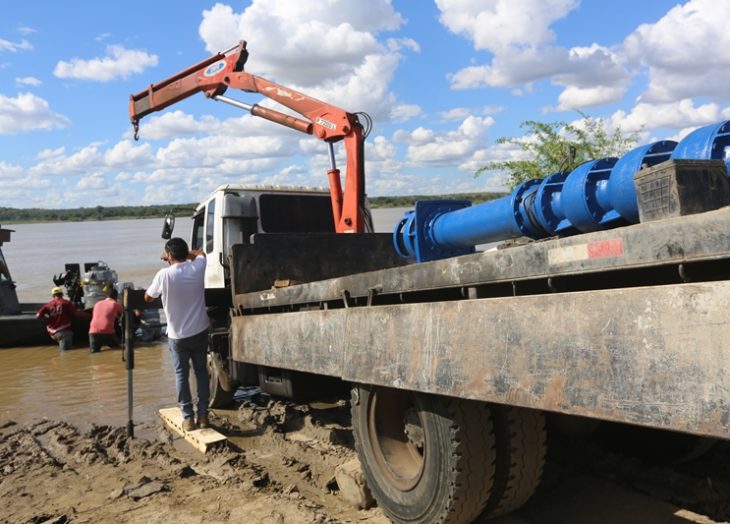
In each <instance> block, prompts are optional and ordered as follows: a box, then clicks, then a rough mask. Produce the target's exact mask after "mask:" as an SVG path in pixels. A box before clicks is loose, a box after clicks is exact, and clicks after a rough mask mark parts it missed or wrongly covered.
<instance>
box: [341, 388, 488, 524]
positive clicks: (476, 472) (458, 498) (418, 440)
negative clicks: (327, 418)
mask: <svg viewBox="0 0 730 524" xmlns="http://www.w3.org/2000/svg"><path fill="white" fill-rule="evenodd" d="M352 425H353V433H354V436H355V448H356V450H357V453H358V456H359V458H360V462H361V463H362V466H363V470H364V472H365V477H366V479H367V483H368V487H369V488H370V491H371V492H372V495H373V497H374V498H375V500H376V501H377V502H378V505H379V506H380V507H381V508H382V509H383V511H384V512H385V513H386V514H387V516H388V517H389V518H390V519H391V520H393V521H394V522H400V523H409V524H412V523H436V522H438V523H452V524H462V523H469V522H472V520H473V519H474V518H475V517H477V516H478V515H479V514H480V512H481V511H482V509H483V508H484V505H485V504H486V502H487V500H488V498H489V494H490V491H491V489H492V485H493V482H494V476H495V469H494V459H495V441H494V433H493V431H492V421H491V416H490V411H489V408H488V407H487V405H486V404H482V403H478V402H474V401H469V400H461V399H449V398H445V397H438V396H433V395H426V394H421V393H414V392H411V391H403V390H397V389H390V388H383V387H375V386H354V387H353V390H352Z"/></svg>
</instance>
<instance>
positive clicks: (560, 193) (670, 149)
mask: <svg viewBox="0 0 730 524" xmlns="http://www.w3.org/2000/svg"><path fill="white" fill-rule="evenodd" d="M669 158H694V159H717V158H721V159H723V160H725V162H726V164H728V165H730V120H728V121H726V122H721V123H719V124H713V125H710V126H706V127H703V128H700V129H697V130H695V131H693V132H692V133H690V134H689V135H687V137H685V138H684V140H682V141H681V142H680V143H679V144H677V143H676V142H674V141H672V140H661V141H658V142H653V143H651V144H646V145H642V146H639V147H636V148H634V149H632V150H631V151H629V152H628V153H626V154H625V155H623V156H622V157H621V158H619V159H617V158H612V157H609V158H601V159H598V160H592V161H589V162H586V163H584V164H581V165H580V166H578V167H577V168H575V169H574V170H573V171H571V172H570V173H565V172H561V173H554V174H552V175H550V176H548V177H546V178H544V179H542V180H528V181H527V182H524V183H522V184H520V185H519V186H518V187H517V188H515V190H514V191H513V192H512V193H511V194H510V195H508V196H506V197H503V198H500V199H497V200H492V201H490V202H485V203H483V204H479V205H476V206H473V207H471V206H470V204H469V202H467V201H449V200H437V201H419V202H416V208H415V210H414V211H408V212H406V215H405V216H404V218H403V219H402V220H401V221H400V222H399V224H398V225H397V226H396V228H395V230H394V231H393V241H394V244H395V247H396V251H397V252H398V253H399V254H400V255H401V256H402V257H404V258H409V259H415V260H416V261H418V262H425V261H427V260H435V259H439V258H446V257H449V256H456V255H460V254H466V253H472V252H474V246H475V245H477V244H484V243H488V242H495V241H499V240H505V239H508V238H515V237H520V236H526V237H529V238H533V239H538V238H544V237H547V236H552V235H566V234H571V233H576V232H579V231H583V232H589V231H596V230H599V229H606V228H609V227H616V226H620V225H626V224H631V223H636V222H638V221H639V210H638V204H637V201H636V190H635V188H634V175H635V174H636V173H637V172H638V171H639V170H641V169H643V168H646V167H651V166H653V165H656V164H658V163H660V162H664V161H666V160H668V159H669ZM729 171H730V169H729ZM450 203H451V204H450Z"/></svg>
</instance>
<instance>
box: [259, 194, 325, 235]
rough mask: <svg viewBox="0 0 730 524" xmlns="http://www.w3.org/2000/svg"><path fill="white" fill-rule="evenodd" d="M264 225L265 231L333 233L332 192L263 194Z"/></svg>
mask: <svg viewBox="0 0 730 524" xmlns="http://www.w3.org/2000/svg"><path fill="white" fill-rule="evenodd" d="M259 202H260V206H259V208H260V213H261V228H262V229H263V231H264V232H265V233H301V232H318V233H334V231H335V226H334V220H333V218H332V203H331V201H330V197H329V195H317V194H310V195H276V194H273V195H272V194H269V195H261V197H260V198H259Z"/></svg>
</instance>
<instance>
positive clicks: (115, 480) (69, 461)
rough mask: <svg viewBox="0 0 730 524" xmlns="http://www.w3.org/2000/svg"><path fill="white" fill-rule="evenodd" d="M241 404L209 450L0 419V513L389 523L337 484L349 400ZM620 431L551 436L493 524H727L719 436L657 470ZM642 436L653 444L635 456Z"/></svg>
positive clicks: (174, 439) (35, 519)
mask: <svg viewBox="0 0 730 524" xmlns="http://www.w3.org/2000/svg"><path fill="white" fill-rule="evenodd" d="M238 400H239V404H238V406H237V408H236V409H232V410H225V411H224V410H218V411H217V412H216V413H214V414H212V416H211V419H212V420H211V421H212V423H213V425H214V427H216V429H218V430H219V431H221V432H222V433H224V434H226V435H228V436H229V443H228V445H226V446H223V447H220V448H218V449H216V450H214V451H211V452H209V453H208V454H207V455H202V454H201V453H199V452H198V451H196V450H194V449H193V448H192V447H190V446H189V445H188V444H187V443H186V442H185V441H184V440H182V439H181V438H179V437H178V436H177V435H176V434H174V433H172V432H170V431H168V430H167V429H166V427H165V426H164V425H163V424H162V422H157V423H147V424H143V425H140V426H137V427H136V428H135V433H136V435H137V438H135V439H129V438H127V434H126V428H119V427H116V428H115V427H109V426H91V427H90V428H86V429H80V428H78V427H75V426H72V425H69V424H67V423H64V422H61V421H52V420H42V421H37V422H34V423H31V424H28V425H20V424H16V423H14V422H13V421H9V420H6V421H2V422H0V500H1V501H2V505H1V506H0V512H1V513H0V514H1V515H2V517H1V518H0V521H2V522H8V523H41V522H48V523H66V522H74V523H82V522H89V523H92V522H93V523H98V522H125V523H145V524H152V523H157V522H160V523H161V522H165V523H167V522H175V523H198V522H201V523H202V522H205V523H216V522H226V523H227V522H246V523H256V522H260V523H272V524H273V523H277V524H281V523H305V522H315V523H317V522H319V523H334V522H351V523H359V522H364V523H386V522H388V520H387V519H386V518H385V516H384V514H383V512H382V511H381V510H380V509H378V508H377V507H373V508H369V509H364V510H358V509H356V508H353V507H352V506H350V505H349V504H348V503H347V502H346V501H345V500H344V498H343V496H342V494H341V493H340V490H339V487H338V485H337V482H336V481H335V478H334V477H335V476H334V471H335V467H336V466H337V465H338V464H341V463H344V462H347V461H348V460H350V459H352V458H353V457H354V456H355V455H354V451H353V445H352V440H351V436H350V433H349V406H348V404H347V401H346V400H345V399H333V400H332V401H331V402H328V403H320V404H295V403H292V402H285V401H275V400H271V399H270V398H269V397H268V396H266V395H263V394H254V395H252V396H247V398H246V399H245V400H243V401H241V399H240V398H239V399H238ZM620 433H621V432H620V431H619V432H616V431H615V430H612V431H608V432H603V433H601V432H600V431H599V432H598V433H597V434H594V435H593V436H591V437H588V438H587V437H581V438H577V437H565V436H560V437H559V436H557V435H551V437H550V438H551V442H550V444H551V445H552V447H551V451H550V453H549V459H548V464H547V466H546V469H545V474H544V478H543V484H542V486H541V487H540V489H539V491H538V492H537V494H536V495H535V496H534V497H533V499H532V500H531V501H530V502H529V503H528V505H527V506H526V507H525V508H523V509H522V510H520V511H519V512H517V513H515V514H513V515H510V516H507V517H503V518H501V519H496V520H492V521H490V522H493V523H495V524H508V523H509V524H529V523H543V524H544V523H566V522H576V523H596V524H605V523H611V522H620V523H629V524H630V523H634V522H635V523H641V524H653V523H669V524H675V523H676V524H683V523H687V522H697V523H711V522H724V521H727V520H728V519H730V469H729V468H728V467H729V466H730V445H729V444H728V443H726V442H721V443H718V444H716V445H715V446H714V447H713V448H712V449H711V450H710V451H709V452H707V453H706V454H704V455H703V456H702V457H700V458H698V459H694V460H690V461H689V462H684V463H682V464H679V465H678V464H674V465H667V464H666V463H664V464H662V463H660V462H659V459H660V457H658V455H660V454H658V453H656V451H657V450H658V449H659V447H660V446H663V445H664V444H663V443H662V438H663V437H662V435H656V434H655V435H651V436H649V437H648V439H647V437H646V436H644V437H637V436H636V434H629V435H628V436H627V435H626V434H624V435H621V434H620ZM596 435H597V436H596ZM642 438H644V439H645V440H648V443H649V445H648V446H644V448H645V449H644V450H643V451H642V452H640V453H637V450H636V449H635V448H636V447H637V446H636V444H637V443H638V442H639V441H640V440H641V439H642ZM622 441H624V442H623V443H622ZM625 441H628V442H629V444H628V447H627V444H626V442H625ZM647 450H649V455H647ZM685 451H686V450H685ZM685 451H682V452H681V453H684V452H685ZM652 453H653V454H654V456H650V455H651V454H652ZM664 455H665V456H664V457H663V458H662V459H661V460H664V461H665V462H666V459H667V457H666V453H664ZM675 458H676V457H675ZM685 458H686V457H685Z"/></svg>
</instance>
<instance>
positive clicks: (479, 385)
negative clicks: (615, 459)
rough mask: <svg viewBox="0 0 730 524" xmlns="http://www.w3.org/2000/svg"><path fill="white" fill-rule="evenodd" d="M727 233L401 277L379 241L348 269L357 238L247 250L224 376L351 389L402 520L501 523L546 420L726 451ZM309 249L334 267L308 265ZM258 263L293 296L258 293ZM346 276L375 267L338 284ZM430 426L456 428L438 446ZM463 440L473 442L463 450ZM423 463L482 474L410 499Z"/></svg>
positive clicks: (604, 235)
mask: <svg viewBox="0 0 730 524" xmlns="http://www.w3.org/2000/svg"><path fill="white" fill-rule="evenodd" d="M728 231H730V208H722V209H719V210H716V211H710V212H706V213H701V214H696V215H691V216H683V217H677V218H670V219H666V220H660V221H655V222H647V223H641V224H637V225H633V226H629V227H623V228H618V229H613V230H608V231H600V232H595V233H587V234H582V235H576V236H572V237H567V238H553V239H547V240H542V241H536V242H529V243H526V244H524V245H515V246H512V247H506V248H504V249H495V250H490V251H485V252H479V253H475V254H470V255H463V256H460V257H454V258H449V259H444V260H437V261H432V262H425V263H421V264H407V265H396V264H397V263H396V262H394V261H393V260H392V258H391V256H390V251H389V247H388V246H387V243H386V242H384V241H383V238H378V237H380V235H358V237H359V238H360V240H359V241H358V242H359V244H358V247H357V249H352V250H351V251H350V252H349V255H348V244H352V237H351V236H350V235H334V234H332V235H323V234H317V235H310V236H309V237H307V236H306V235H304V236H302V235H296V236H294V235H292V236H289V235H276V236H272V235H254V237H253V238H252V244H249V245H237V246H234V248H233V254H232V265H231V288H232V295H233V296H232V302H233V307H232V309H231V318H230V327H229V333H230V341H229V344H230V346H229V347H230V358H231V360H232V361H231V369H232V370H234V371H233V375H234V378H237V379H239V380H240V378H241V377H235V373H236V372H235V370H236V369H237V367H238V368H239V369H240V365H241V364H245V365H246V366H248V365H252V364H253V365H257V366H258V367H265V368H267V369H283V370H291V371H294V372H297V373H301V372H304V373H306V374H311V375H314V376H321V377H323V376H327V377H336V378H339V379H342V380H343V381H345V382H346V383H350V384H352V386H353V389H352V391H353V396H352V404H353V408H352V409H353V429H354V432H355V438H356V443H357V449H358V452H359V456H360V458H361V461H362V462H363V468H364V470H365V473H366V477H367V479H368V483H369V485H370V487H371V489H372V490H373V492H374V494H375V496H376V499H377V500H378V502H379V503H380V504H381V506H384V509H385V511H386V513H387V514H388V516H389V517H390V518H391V519H393V520H394V521H398V522H411V521H412V522H429V521H444V522H470V521H471V520H472V519H473V518H474V517H475V516H476V514H478V513H479V511H477V510H475V509H474V508H468V507H463V506H459V505H458V504H456V503H455V502H454V501H458V500H460V499H461V500H471V499H477V500H482V499H485V500H486V501H487V502H486V509H485V510H484V512H485V513H486V514H487V515H499V514H502V513H505V512H507V511H510V510H512V509H515V508H516V507H519V505H521V504H522V503H524V502H525V501H526V500H527V499H528V498H529V496H530V495H531V494H532V492H533V491H534V489H535V488H536V487H537V484H538V483H539V478H540V475H541V472H542V467H543V463H544V456H545V445H546V444H545V422H544V414H546V413H560V414H565V415H577V416H581V417H588V418H590V419H596V420H605V421H614V422H623V423H629V424H634V425H640V426H646V427H651V428H660V429H665V430H672V431H677V432H682V433H687V434H694V435H699V436H705V437H713V438H719V439H728V438H730V432H729V422H730V420H729V419H730V373H729V372H728V368H727V365H726V363H727V362H729V361H730V342H729V341H730V320H729V319H728V313H727V312H728V310H730V263H729V262H730V237H729V236H728V233H727V232H728ZM363 237H370V238H371V239H372V241H371V244H372V245H371V246H370V247H367V246H365V245H363V242H365V240H363ZM257 241H258V243H259V245H261V246H265V248H264V251H263V253H264V254H261V253H258V251H257V247H256V246H257ZM297 243H300V245H303V244H302V243H304V244H307V243H308V245H310V249H307V250H302V249H298V248H297ZM318 243H321V244H326V245H328V246H329V250H328V252H330V253H337V255H338V256H336V257H335V258H328V259H327V260H326V262H324V261H323V260H322V258H319V257H313V253H317V252H320V250H317V249H316V246H317V245H318ZM277 245H279V246H281V249H280V253H279V254H280V256H277V249H276V246H277ZM296 253H299V255H298V256H297V255H296ZM364 253H367V254H368V256H367V257H363V254H364ZM364 258H366V259H367V260H364ZM257 260H259V261H260V263H261V264H267V267H269V268H271V267H272V265H273V266H275V267H276V272H275V273H276V275H275V276H276V279H277V280H278V281H279V282H281V281H284V282H287V283H292V284H293V285H288V286H284V287H278V288H277V287H272V288H266V289H255V290H254V289H251V288H252V287H254V288H255V287H261V279H257V278H254V279H249V278H247V275H252V274H254V275H258V274H259V273H260V271H258V270H257V266H256V264H257V262H256V261H257ZM378 261H381V264H382V265H386V266H389V267H385V268H383V269H379V268H378V267H377V266H378ZM355 262H356V263H357V264H359V265H360V269H362V266H363V264H364V265H371V266H372V267H370V270H366V271H363V272H359V273H355V274H347V268H348V267H349V265H350V264H352V263H355ZM390 266H393V267H390ZM308 272H311V274H312V275H313V276H314V279H313V281H307V280H308V279H307V273H308ZM327 274H331V275H341V276H335V277H333V278H326V277H327ZM269 276H271V275H269ZM290 276H291V278H289V277H290ZM299 282H302V283H299ZM376 392H379V395H380V397H379V398H380V402H379V403H376V402H375V401H374V400H373V399H374V398H376ZM423 399H428V401H424V400H423ZM431 401H435V402H437V403H438V402H441V403H443V406H441V407H439V406H436V407H434V406H433V405H431V404H429V402H431ZM482 408H484V409H487V410H488V411H489V415H488V416H487V417H486V418H484V417H483V416H482V415H483V413H482V411H481V409H482ZM460 410H461V411H460ZM429 413H440V415H439V416H440V417H441V418H444V419H446V420H447V421H448V423H447V424H446V426H445V427H449V428H452V429H453V428H457V429H456V430H455V432H454V433H452V434H450V436H448V437H447V438H445V439H441V440H439V438H441V437H439V436H438V431H440V430H435V429H432V430H429V429H428V427H429V422H428V414H429ZM490 417H491V423H490V421H489V418H490ZM358 421H359V422H358ZM414 428H416V429H415V430H414ZM442 429H443V428H442ZM429 431H432V432H431V433H430V432H429ZM414 434H415V435H416V436H415V437H414ZM467 437H468V438H469V439H478V440H480V443H479V444H477V445H473V446H471V447H469V448H468V449H467V448H464V447H463V446H461V447H459V446H457V443H459V442H463V441H464V440H466V438H467ZM429 442H430V444H429ZM449 443H450V444H451V447H449ZM429 445H430V450H431V451H428V450H429ZM434 448H438V449H434ZM457 448H458V449H457ZM485 450H487V451H486V452H485ZM485 453H486V455H485ZM429 455H438V456H442V455H445V456H455V455H456V456H459V457H461V458H460V460H459V461H456V462H453V463H452V462H449V461H448V460H446V461H445V462H444V463H445V464H450V465H447V466H444V467H445V468H447V469H448V468H452V469H456V470H458V469H459V468H463V467H464V464H465V463H486V464H487V466H486V469H484V467H478V468H476V469H477V471H472V470H470V469H469V468H466V472H465V473H463V474H462V475H455V476H451V477H449V475H445V476H444V477H442V478H439V479H438V480H437V482H438V483H439V484H440V485H441V487H439V488H431V491H428V489H426V488H424V489H426V491H425V493H426V494H425V495H424V494H423V493H422V494H414V493H416V492H417V491H418V489H421V484H422V483H423V479H424V478H425V475H426V474H430V475H434V476H436V477H438V475H439V474H438V473H437V472H436V471H435V470H430V469H429V468H428V465H427V463H428V461H429V460H430V458H429ZM413 456H415V457H416V458H415V459H413ZM490 475H491V476H492V477H493V479H492V481H486V484H487V485H486V487H485V485H484V484H481V483H479V482H477V483H476V486H475V485H474V483H473V482H472V485H471V487H468V488H449V487H448V486H449V485H452V486H456V485H460V483H467V484H468V482H465V481H464V479H465V478H470V477H484V476H487V477H488V476H490ZM515 478H517V481H515V480H514V479H515ZM416 479H420V480H418V481H417V480H416ZM444 486H446V487H444ZM485 490H486V491H487V492H489V494H487V495H484V492H485ZM444 491H446V492H447V493H446V494H444V493H442V492H444ZM480 493H481V494H480ZM440 496H443V498H444V501H442V502H438V500H439V497H440ZM429 497H430V499H433V500H436V501H437V502H434V503H432V504H430V505H428V504H425V503H424V502H423V500H422V499H424V498H429ZM437 503H439V504H441V505H442V509H441V510H440V511H436V509H434V506H435V505H436V504H437ZM483 505H484V503H482V506H483ZM414 508H415V509H414ZM443 508H447V509H443ZM474 512H476V513H474ZM413 515H416V516H413Z"/></svg>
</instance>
